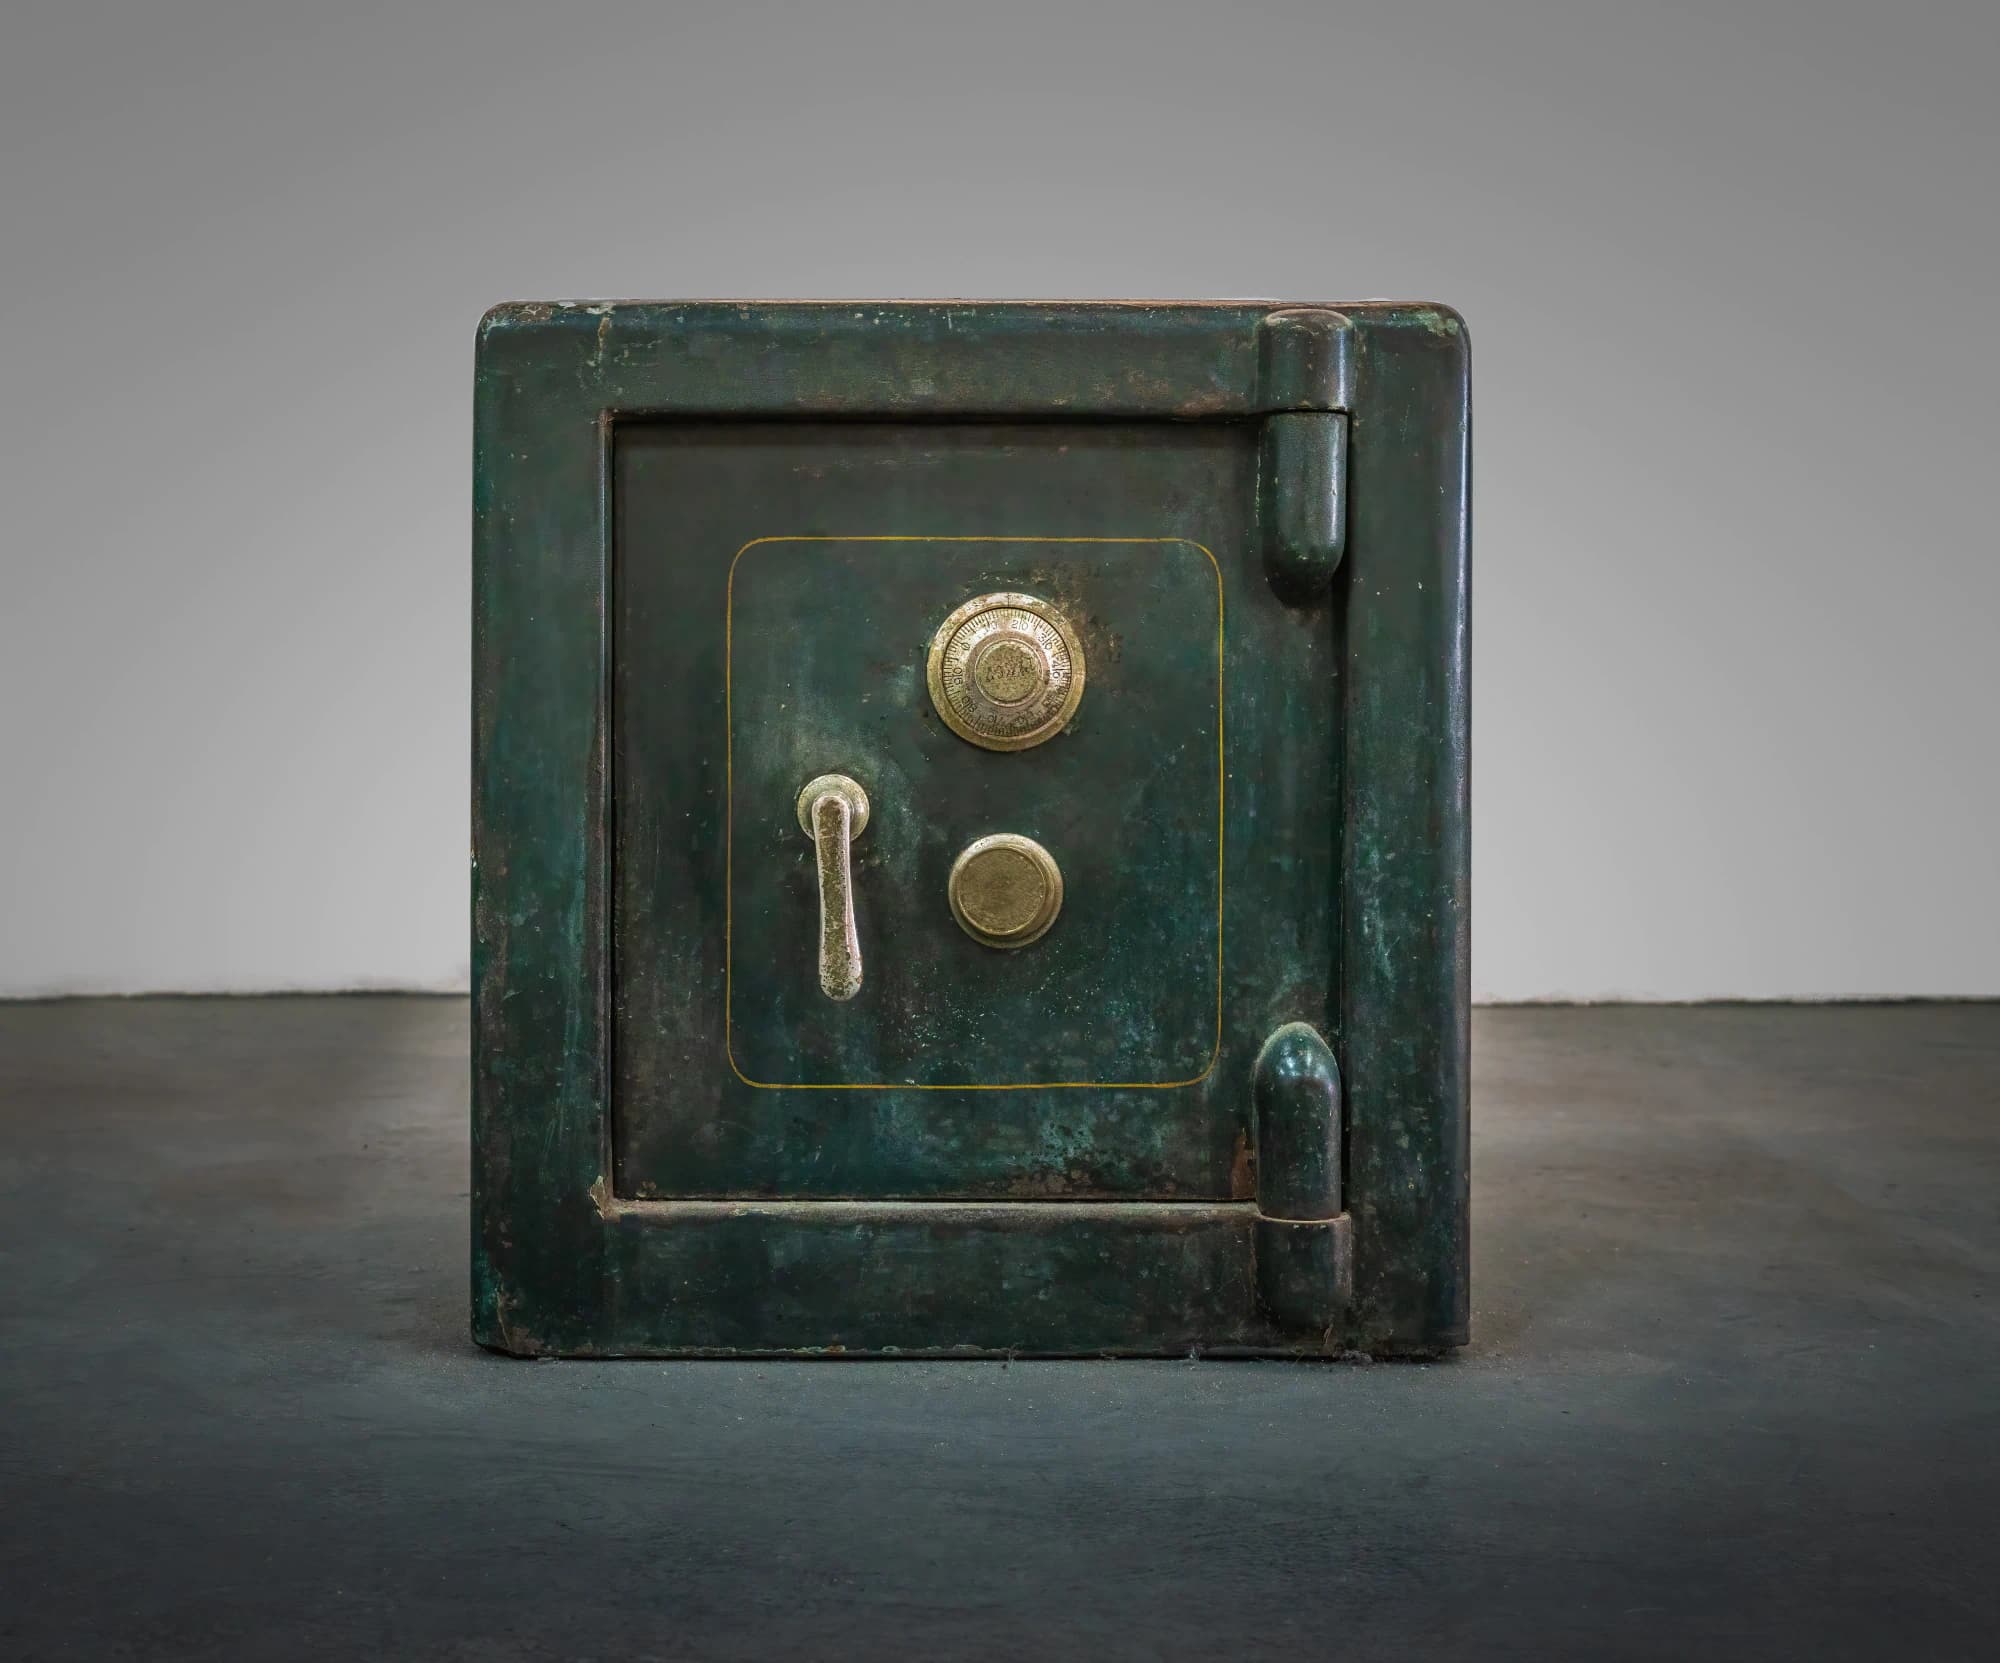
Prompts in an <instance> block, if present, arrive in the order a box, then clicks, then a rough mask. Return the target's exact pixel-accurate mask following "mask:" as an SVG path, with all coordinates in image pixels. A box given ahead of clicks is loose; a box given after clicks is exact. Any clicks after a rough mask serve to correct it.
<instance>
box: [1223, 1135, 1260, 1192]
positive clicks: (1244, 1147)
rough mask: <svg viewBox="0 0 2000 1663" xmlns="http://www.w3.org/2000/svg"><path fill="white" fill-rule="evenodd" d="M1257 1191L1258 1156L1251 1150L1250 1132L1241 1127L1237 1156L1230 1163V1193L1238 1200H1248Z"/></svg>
mask: <svg viewBox="0 0 2000 1663" xmlns="http://www.w3.org/2000/svg"><path fill="white" fill-rule="evenodd" d="M1256 1193H1257V1157H1256V1156H1255V1155H1253V1154H1252V1153H1251V1152H1250V1134H1249V1133H1248V1132H1247V1131H1244V1130H1242V1129H1241V1128H1239V1129H1238V1130H1237V1133H1236V1158H1235V1159H1234V1160H1232V1161H1231V1162H1230V1163H1229V1194H1230V1196H1231V1198H1232V1199H1234V1200H1237V1201H1248V1200H1250V1199H1251V1198H1252V1197H1253V1196H1254V1195H1256Z"/></svg>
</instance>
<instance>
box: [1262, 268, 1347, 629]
mask: <svg viewBox="0 0 2000 1663" xmlns="http://www.w3.org/2000/svg"><path fill="white" fill-rule="evenodd" d="M1257 365H1258V370H1257V374H1258V403H1259V404H1260V405H1261V406H1262V407H1263V409H1264V411H1265V415H1264V430H1263V434H1262V442H1261V444H1260V446H1259V457H1258V467H1257V473H1258V479H1257V499H1258V508H1259V513H1260V517H1261V519H1262V521H1263V528H1264V565H1265V570H1266V573H1267V574H1268V576H1269V578H1270V581H1271V586H1272V588H1274V589H1275V590H1277V592H1278V593H1279V595H1280V596H1282V597H1283V598H1284V599H1285V600H1287V601H1289V602H1292V603H1293V604H1298V603H1302V602H1305V601H1310V600H1312V599H1313V598H1314V597H1316V596H1318V595H1319V594H1321V593H1323V592H1324V591H1325V589H1326V588H1327V586H1328V585H1329V584H1330V583H1332V581H1333V574H1334V572H1335V570H1336V569H1337V568H1338V567H1339V565H1340V558H1341V555H1342V554H1343V553H1345V552H1346V547H1347V500H1346V499H1347V491H1346V481H1347V412H1348V408H1349V406H1350V404H1351V403H1352V401H1353V382H1354V329H1353V326H1352V325H1351V324H1350V323H1349V322H1348V320H1347V318H1346V317H1345V316H1343V315H1342V314H1341V313H1339V312H1333V311H1328V310H1326V309H1325V308H1323V307H1309V306H1299V307H1288V308H1286V309H1285V310H1284V311H1280V312H1267V313H1266V314H1265V315H1264V316H1263V318H1261V319H1260V320H1259V321H1258V324H1257Z"/></svg>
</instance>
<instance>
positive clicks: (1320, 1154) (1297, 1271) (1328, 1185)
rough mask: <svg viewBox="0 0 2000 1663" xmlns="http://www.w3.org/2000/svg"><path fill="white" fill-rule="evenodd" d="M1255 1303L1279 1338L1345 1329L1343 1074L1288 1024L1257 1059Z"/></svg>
mask: <svg viewBox="0 0 2000 1663" xmlns="http://www.w3.org/2000/svg"><path fill="white" fill-rule="evenodd" d="M1251 1099H1252V1102H1253V1104H1254V1106H1255V1109H1256V1115H1257V1245H1256V1254H1257V1296H1258V1299H1259V1300H1260V1301H1261V1302H1262V1304H1263V1306H1264V1311H1265V1314H1266V1315H1267V1316H1269V1317H1270V1319H1271V1320H1272V1321H1273V1322H1275V1323H1276V1324H1277V1325H1278V1326H1279V1327H1281V1328H1290V1329H1306V1330H1314V1329H1317V1330H1319V1331H1321V1332H1329V1331H1331V1330H1334V1329H1337V1328H1339V1327H1341V1326H1342V1325H1343V1324H1344V1322H1345V1321H1346V1317H1347V1309H1348V1304H1349V1302H1350V1300H1351V1298H1352V1295H1353V1284H1354V1251H1353V1244H1354V1232H1353V1226H1352V1223H1351V1221H1350V1220H1349V1218H1348V1216H1347V1214H1346V1213H1345V1212H1344V1211H1343V1210H1342V1207H1341V1193H1340V1192H1341V1171H1340V1133H1341V1125H1340V1120H1341V1093H1340V1065H1339V1064H1338V1063H1336V1062H1335V1061H1334V1057H1333V1050H1332V1047H1330V1046H1329V1045H1328V1044H1327V1042H1326V1041H1325V1040H1324V1039H1322V1038H1321V1037H1320V1034H1319V1031H1318V1030H1317V1029H1315V1028H1312V1027H1309V1026H1308V1025H1307V1024H1306V1023H1303V1022H1288V1023H1286V1024H1285V1026H1284V1027H1282V1028H1280V1029H1278V1030H1277V1032H1276V1033H1274V1034H1272V1035H1271V1037H1270V1038H1269V1039H1267V1040H1265V1041H1264V1048H1263V1049H1262V1050H1261V1051H1259V1052H1258V1053H1257V1067H1256V1074H1255V1079H1254V1083H1253V1086H1252V1091H1251Z"/></svg>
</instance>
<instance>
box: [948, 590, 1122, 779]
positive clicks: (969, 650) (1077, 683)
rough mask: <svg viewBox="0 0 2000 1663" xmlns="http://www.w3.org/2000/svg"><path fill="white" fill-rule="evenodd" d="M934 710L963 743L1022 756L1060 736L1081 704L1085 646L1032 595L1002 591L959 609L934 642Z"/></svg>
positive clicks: (1066, 622) (1060, 617) (1064, 621)
mask: <svg viewBox="0 0 2000 1663" xmlns="http://www.w3.org/2000/svg"><path fill="white" fill-rule="evenodd" d="M926 676H927V679H928V680H929V682H930V688H931V703H932V704H934V705H936V706H937V712H938V714H939V715H940V716H942V717H943V718H944V720H945V725H946V726H948V727H949V728H950V729H951V731H952V732H953V733H955V734H957V735H958V736H959V738H961V739H967V740H970V741H971V742H972V743H973V744H975V745H983V746H984V747H985V748H986V749H987V750H989V751H1025V750H1026V749H1027V748H1028V747H1029V746H1030V745H1039V744H1041V743H1042V742H1043V741H1044V740H1047V739H1053V738H1054V737H1055V736H1056V735H1057V734H1059V733H1061V732H1062V730H1063V726H1064V724H1065V723H1067V722H1068V721H1069V719H1070V717H1071V716H1073V715H1074V714H1075V713H1076V706H1077V701H1078V700H1080V699H1081V698H1082V697H1083V644H1082V643H1081V642H1080V641H1078V640H1077V638H1076V631H1075V630H1073V629H1072V628H1070V624H1069V620H1068V619H1067V618H1065V617H1064V616H1063V615H1062V614H1061V613H1060V612H1058V611H1057V610H1056V609H1055V608H1054V607H1053V606H1051V605H1049V603H1048V602H1047V601H1045V600H1042V599H1041V598H1040V597H1038V596H1035V595H1022V594H1015V593H1013V592H1011V591H1003V592H1000V593H997V594H992V595H981V596H980V597H979V598H978V599H977V600H969V601H967V602H966V603H965V604H964V605H963V606H961V607H959V608H957V609H956V610H955V611H954V612H953V613H952V614H951V616H950V617H948V618H946V619H945V621H944V622H943V623H941V624H940V625H938V629H937V633H936V634H935V635H933V636H932V637H931V652H930V662H929V664H928V665H927V666H926Z"/></svg>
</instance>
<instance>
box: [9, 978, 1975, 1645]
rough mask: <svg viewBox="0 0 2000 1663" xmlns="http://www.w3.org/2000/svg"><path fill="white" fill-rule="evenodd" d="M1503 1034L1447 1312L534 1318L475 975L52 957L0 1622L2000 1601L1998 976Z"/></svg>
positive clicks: (20, 1172)
mask: <svg viewBox="0 0 2000 1663" xmlns="http://www.w3.org/2000/svg"><path fill="white" fill-rule="evenodd" d="M1475 1035H1476V1042H1475V1070H1474V1077H1475V1105H1474V1136H1475V1147H1476V1150H1477V1158H1476V1162H1475V1168H1474V1195H1475V1209H1476V1210H1475V1215H1474V1223H1475V1242H1476V1247H1475V1252H1474V1291H1475V1325H1474V1344H1473V1346H1472V1347H1471V1349H1470V1350H1469V1351H1468V1352H1466V1353H1465V1354H1463V1355H1462V1356H1460V1357H1458V1358H1457V1359H1455V1360H1453V1361H1451V1362H1449V1363H1443V1364H1433V1365H1429V1366H1414V1365H1409V1366H1390V1365H1376V1366H1353V1365H1348V1366H1338V1365H1336V1366H1301V1365H1282V1364H1251V1363H1199V1364H1190V1363H1129V1362H1127V1363H1015V1364H1012V1365H1011V1366H1007V1367H1002V1366H1000V1365H998V1364H983V1363H935V1364H933V1363H900V1364H860V1363H849V1364H840V1363H817V1364H771V1363H761V1364H740V1365H739V1364H722V1363H692V1364H672V1365H666V1364H660V1363H608V1364H607V1363H598V1364H584V1363H540V1364H536V1363H518V1362H511V1361H508V1360H505V1359H502V1358H497V1357H490V1356H487V1355H486V1354H484V1353H482V1352H479V1351H477V1350H475V1349H474V1348H473V1347H472V1346H471V1345H470V1344H469V1343H468V1342H467V1340H466V1338H465V1329H464V1318H463V1312H462V1305H463V1299H464V1290H465V1280H466V1278H465V1271H464V1258H465V1242H466V1225H465V1190H466V1183H465V1173H466V1134H465V1075H466V1063H465V1050H466V1012H465V1007H464V1005H463V1003H461V1002H459V1001H455V1000H438V999H399V998H354V999H265V1000H245V1001H237V1000H194V1001H183V1000H149V1001H141V1002H134V1003H116V1002H107V1003H95V1002H82V1003H70V1004H53V1005H29V1006H21V1005H17V1006H7V1007H0V1127H4V1133H5V1137H4V1143H0V1341H4V1344H3V1345H0V1494H4V1506H0V1657H4V1658H9V1659H12V1658H43V1657H77V1658H90V1659H98V1658H120V1657H135V1658H210V1657H272V1658H290V1659H299V1658H315V1657H322V1656H347V1655H358V1654H372V1655H376V1656H380V1657H387V1658H409V1657H443V1658H454V1659H466V1660H472V1659H478V1660H481V1663H502V1660H513V1659H523V1658H572V1657H574V1658H607V1659H609V1658H617V1659H643V1658H652V1657H659V1658H680V1657H691V1658H719V1659H727V1658H751V1657H756V1658H763V1659H768V1658H773V1657H777V1658H793V1657H798V1658H806V1657H854V1656H910V1657H923V1658H944V1657H990V1658H1010V1659H1011V1658H1022V1657H1042V1656H1067V1655H1072V1654H1075V1655H1093V1656H1096V1657H1099V1658H1114V1657H1115V1658H1126V1657H1130V1658H1160V1657H1179V1656H1193V1655H1212V1656H1216V1657H1224V1658H1232V1659H1234V1658H1242V1657H1281V1656H1282V1657H1286V1658H1293V1659H1296V1658H1301V1657H1306V1658H1310V1657H1322V1656H1323V1657H1340V1658H1366V1657H1390V1656H1393V1657H1396V1658H1399V1659H1408V1658H1413V1657H1416V1658H1423V1659H1437V1658H1459V1657H1523V1658H1543V1657H1547V1656H1551V1655H1569V1654H1576V1655H1586V1656H1595V1657H1605V1658H1612V1657H1634V1658H1638V1657H1648V1658H1650V1657H1657V1658H1673V1659H1677V1660H1678V1659H1684V1658H1689V1657H1703V1658H1715V1657H1731V1658H1734V1657H1744V1658H1773V1657H1783V1656H1793V1655H1800V1656H1804V1655H1813V1656H1816V1657H1819V1658H1829V1657H1869V1658H1874V1659H1880V1658H1883V1657H1892V1658H1900V1657H1906V1656H1908V1657H1922V1658H1926V1659H1935V1658H1954V1657H1967V1658H1970V1657H1981V1658H1986V1657H1991V1656H1994V1655H1996V1653H2000V1588H1996V1583H2000V1570H1997V1569H1996V1564H1995V1558H1996V1552H2000V1384H1996V1378H2000V1368H1997V1367H1996V1365H2000V1298H1996V1296H1995V1291H1994V1290H1995V1286H1996V1281H1995V1279H1996V1274H2000V1182H1996V1180H2000V1006H1945V1007H1890V1008H1852V1007H1849V1008H1823V1009H1754V1008H1753V1009H1727V1008H1722V1009H1707V1010H1699V1009H1697V1010H1684V1009H1655V1010H1644V1009H1602V1010H1518V1011H1496V1012H1486V1013H1481V1015H1480V1016H1479V1018H1478V1021H1477V1023H1476V1025H1475Z"/></svg>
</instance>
